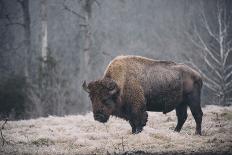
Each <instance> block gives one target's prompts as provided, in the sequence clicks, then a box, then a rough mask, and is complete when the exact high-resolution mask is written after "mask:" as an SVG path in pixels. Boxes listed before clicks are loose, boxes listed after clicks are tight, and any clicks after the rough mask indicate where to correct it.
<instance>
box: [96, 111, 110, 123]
mask: <svg viewBox="0 0 232 155" xmlns="http://www.w3.org/2000/svg"><path fill="white" fill-rule="evenodd" d="M94 119H95V120H97V121H99V122H102V123H105V122H107V120H108V118H107V117H106V116H105V115H104V114H101V113H97V114H94Z"/></svg>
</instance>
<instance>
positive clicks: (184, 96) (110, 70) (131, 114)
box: [88, 56, 203, 134]
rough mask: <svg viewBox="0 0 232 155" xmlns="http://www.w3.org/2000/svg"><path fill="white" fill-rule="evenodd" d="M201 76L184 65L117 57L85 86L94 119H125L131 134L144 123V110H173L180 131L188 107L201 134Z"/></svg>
mask: <svg viewBox="0 0 232 155" xmlns="http://www.w3.org/2000/svg"><path fill="white" fill-rule="evenodd" d="M201 87H202V79H201V76H200V74H199V73H198V72H196V71H195V70H193V69H192V68H190V67H188V66H187V65H184V64H178V63H175V62H171V61H158V60H152V59H148V58H145V57H140V56H118V57H116V58H115V59H113V60H112V61H111V62H110V64H109V65H108V67H107V69H106V71H105V73H104V76H103V77H102V79H100V80H97V81H93V82H90V83H89V84H88V89H89V92H90V98H91V101H92V106H93V113H94V118H95V120H98V121H100V122H103V123H104V122H106V121H107V120H108V119H109V116H110V115H115V116H117V117H121V118H123V119H125V120H128V121H129V123H130V125H131V127H132V133H139V132H141V131H142V129H143V126H145V125H146V122H147V117H148V115H147V112H146V111H157V112H163V113H164V114H165V113H168V112H170V111H172V110H174V109H176V115H177V118H178V123H177V126H176V128H175V131H180V130H181V128H182V126H183V124H184V122H185V120H186V119H187V106H189V107H190V110H191V112H192V114H193V116H194V118H195V121H196V126H197V127H196V133H197V134H201V121H202V115H203V113H202V110H201V106H200V94H201Z"/></svg>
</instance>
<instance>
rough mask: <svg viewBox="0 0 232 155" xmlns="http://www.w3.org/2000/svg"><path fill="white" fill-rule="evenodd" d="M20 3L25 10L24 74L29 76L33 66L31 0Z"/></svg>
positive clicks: (23, 0)
mask: <svg viewBox="0 0 232 155" xmlns="http://www.w3.org/2000/svg"><path fill="white" fill-rule="evenodd" d="M20 5H21V8H22V11H23V27H24V45H25V56H24V75H25V76H26V77H28V76H29V71H30V69H29V67H30V66H31V61H30V56H31V53H30V52H31V51H30V50H31V28H30V26H31V19H30V12H29V0H22V1H20Z"/></svg>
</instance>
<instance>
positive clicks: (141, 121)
mask: <svg viewBox="0 0 232 155" xmlns="http://www.w3.org/2000/svg"><path fill="white" fill-rule="evenodd" d="M124 95H125V99H126V101H127V103H128V105H129V107H130V108H129V111H128V118H129V123H130V125H131V127H132V133H133V134H137V133H140V132H141V131H142V130H143V127H144V126H145V125H146V122H147V117H148V115H147V112H146V104H145V97H144V92H143V88H142V87H141V85H140V82H138V81H137V79H136V78H133V77H131V79H130V80H129V81H128V83H127V85H126V86H125V87H124Z"/></svg>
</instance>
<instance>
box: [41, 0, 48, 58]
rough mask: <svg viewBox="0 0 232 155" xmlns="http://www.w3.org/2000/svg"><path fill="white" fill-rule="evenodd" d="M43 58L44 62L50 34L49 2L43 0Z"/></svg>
mask: <svg viewBox="0 0 232 155" xmlns="http://www.w3.org/2000/svg"><path fill="white" fill-rule="evenodd" d="M41 22H42V30H41V31H42V32H41V34H42V36H41V56H42V58H43V60H45V61H46V59H47V47H48V33H47V0H41Z"/></svg>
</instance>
